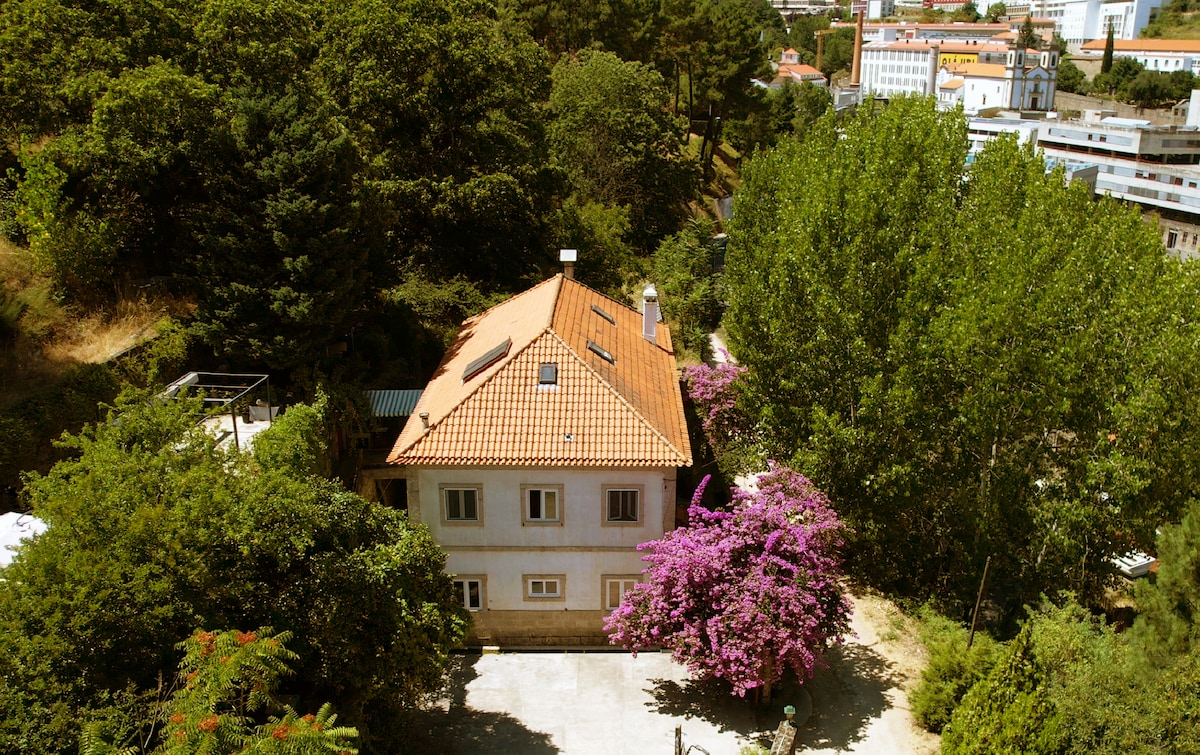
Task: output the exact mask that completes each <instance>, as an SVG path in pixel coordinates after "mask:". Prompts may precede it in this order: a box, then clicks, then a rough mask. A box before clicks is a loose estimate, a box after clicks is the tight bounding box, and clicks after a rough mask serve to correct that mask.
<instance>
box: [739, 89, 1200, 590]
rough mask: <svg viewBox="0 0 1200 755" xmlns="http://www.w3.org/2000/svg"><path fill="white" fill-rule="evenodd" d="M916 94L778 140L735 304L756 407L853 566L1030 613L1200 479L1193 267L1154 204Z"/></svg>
mask: <svg viewBox="0 0 1200 755" xmlns="http://www.w3.org/2000/svg"><path fill="white" fill-rule="evenodd" d="M965 157H966V138H965V133H964V126H963V124H962V121H961V119H960V118H956V117H955V116H954V115H953V114H950V113H938V112H937V111H936V109H935V107H934V105H933V103H932V102H929V101H924V100H898V101H895V102H893V103H892V104H891V105H889V106H886V107H884V108H882V109H863V110H861V111H860V113H859V114H858V116H856V117H855V118H854V119H853V120H851V121H849V122H847V123H845V124H838V123H836V122H835V121H834V120H833V119H832V118H827V119H826V120H824V121H823V122H822V123H821V124H819V125H818V126H817V127H816V128H815V129H814V130H813V132H811V133H810V135H809V137H808V138H807V139H806V140H805V142H803V143H801V144H798V145H787V146H784V147H781V148H779V149H777V150H776V151H775V152H773V153H769V154H766V155H764V156H762V157H760V158H757V159H756V160H755V161H753V162H752V163H751V165H750V166H749V168H748V170H747V171H746V177H747V180H746V184H745V186H744V188H743V190H742V192H741V193H740V194H739V195H738V198H737V207H738V213H737V216H736V217H735V219H734V223H733V225H732V227H731V230H730V237H731V241H730V248H729V254H728V258H727V280H728V300H729V312H728V315H727V319H726V323H727V325H728V330H729V334H730V336H731V338H732V343H733V345H734V347H735V352H736V353H737V354H738V356H739V359H740V360H741V361H742V363H743V364H744V365H746V366H747V367H749V368H750V372H749V374H748V380H747V385H748V390H747V392H746V396H745V401H746V404H747V408H749V409H750V410H751V411H753V412H754V413H755V415H756V416H757V417H758V418H759V420H760V428H761V430H762V431H763V437H764V438H765V440H766V443H767V444H768V448H767V449H766V450H767V451H768V453H769V454H770V456H771V457H772V458H777V459H780V458H783V459H791V460H792V463H793V465H794V466H795V467H796V468H798V469H800V470H802V471H803V472H804V473H805V474H807V475H809V476H810V477H812V479H813V480H814V482H816V484H817V485H819V486H821V487H822V488H823V489H825V490H828V491H829V494H830V497H831V498H833V499H834V500H836V501H838V502H839V506H840V511H841V513H842V514H843V516H844V517H845V518H846V520H847V521H848V523H849V524H850V525H851V527H852V528H853V531H854V534H853V535H852V536H851V550H852V554H853V556H852V558H851V571H852V572H854V571H858V572H859V573H860V574H862V576H864V577H865V578H867V579H868V580H870V581H873V582H875V583H876V584H878V585H879V586H881V587H884V588H886V589H889V590H895V591H898V592H903V593H909V594H916V595H920V596H931V595H938V596H940V597H941V598H943V599H946V600H948V601H951V602H953V600H955V599H959V600H963V601H966V600H969V599H973V598H974V590H975V587H977V584H978V575H979V573H980V571H981V570H982V567H983V562H984V559H985V558H986V557H987V556H988V555H992V556H994V559H993V563H992V568H993V571H992V574H993V577H992V583H993V585H995V586H996V587H997V589H999V590H1002V591H1003V592H1004V593H1005V594H1007V595H1008V596H1010V597H1011V601H1012V602H1011V607H1013V608H1015V607H1016V606H1019V605H1020V603H1021V602H1022V601H1025V600H1030V599H1033V598H1035V597H1036V596H1037V594H1038V593H1039V592H1040V591H1042V590H1046V589H1054V588H1070V589H1074V590H1076V591H1078V592H1080V593H1081V594H1091V593H1092V592H1093V591H1095V590H1097V589H1099V587H1100V585H1101V584H1102V583H1103V580H1104V579H1105V577H1106V575H1107V574H1109V573H1110V570H1111V567H1110V566H1109V564H1108V563H1107V559H1108V558H1109V557H1110V556H1112V555H1114V554H1118V553H1122V552H1124V551H1125V550H1127V549H1128V548H1130V547H1133V546H1138V547H1141V548H1142V549H1148V548H1149V547H1150V546H1151V543H1152V542H1153V532H1154V527H1155V525H1156V523H1157V522H1159V521H1161V520H1163V519H1171V518H1172V517H1175V516H1178V514H1179V512H1180V510H1181V507H1182V505H1183V503H1184V502H1185V501H1187V500H1188V499H1189V498H1190V497H1191V496H1193V495H1196V494H1197V493H1198V492H1200V490H1198V488H1200V455H1198V454H1197V453H1196V452H1195V451H1194V450H1193V449H1195V448H1197V447H1200V446H1198V444H1200V438H1197V437H1196V434H1197V427H1196V425H1195V423H1194V422H1193V421H1192V419H1191V417H1192V413H1193V412H1195V411H1196V410H1197V409H1200V406H1197V397H1198V396H1200V371H1198V370H1197V368H1196V366H1195V359H1194V358H1193V356H1192V355H1194V354H1195V353H1196V352H1197V350H1200V307H1198V305H1197V303H1196V302H1195V300H1194V297H1192V296H1191V295H1189V294H1188V293H1187V292H1188V291H1189V290H1190V288H1191V287H1194V285H1195V281H1194V280H1193V276H1194V275H1195V273H1194V272H1192V269H1191V268H1188V267H1185V266H1182V265H1181V264H1180V263H1178V262H1177V261H1175V260H1173V259H1169V258H1167V257H1166V255H1165V254H1164V252H1163V250H1162V247H1161V243H1160V241H1159V239H1158V238H1157V236H1156V234H1155V233H1154V232H1153V230H1152V229H1150V228H1148V227H1147V226H1146V225H1145V224H1144V223H1143V221H1142V219H1141V217H1140V216H1139V215H1138V214H1137V213H1136V212H1134V211H1132V210H1128V209H1126V208H1123V207H1121V206H1119V205H1117V204H1116V203H1114V202H1110V201H1100V202H1096V201H1094V200H1093V199H1092V198H1091V196H1090V192H1089V191H1088V190H1087V189H1086V187H1083V186H1072V187H1067V186H1064V185H1063V177H1062V175H1061V174H1059V173H1050V174H1047V173H1046V172H1045V168H1044V165H1043V163H1042V161H1041V159H1040V158H1039V157H1038V156H1037V155H1036V154H1035V153H1034V152H1033V150H1032V149H1021V148H1019V147H1017V146H1016V144H1015V143H1014V142H1011V141H1010V140H1007V139H1005V140H999V141H997V142H995V143H993V144H992V145H990V146H989V147H988V148H987V149H985V150H984V151H983V153H981V154H980V156H979V158H978V159H977V161H976V162H975V164H974V165H973V166H972V167H971V168H970V173H969V178H968V180H965V181H964V180H963V175H964V167H963V166H964V161H965Z"/></svg>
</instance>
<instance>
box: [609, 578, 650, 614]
mask: <svg viewBox="0 0 1200 755" xmlns="http://www.w3.org/2000/svg"><path fill="white" fill-rule="evenodd" d="M613 582H620V583H622V584H624V583H626V582H629V583H632V584H635V585H640V584H642V575H641V574H602V575H600V607H601V608H602V609H603V610H605V611H609V612H611V611H615V610H617V608H618V607H619V606H620V605H621V601H620V599H618V600H617V605H615V606H610V605H609V601H608V586H609V584H611V583H613ZM631 589H633V588H632V587H630V588H626V589H622V590H621V598H624V597H625V593H626V592H628V590H631Z"/></svg>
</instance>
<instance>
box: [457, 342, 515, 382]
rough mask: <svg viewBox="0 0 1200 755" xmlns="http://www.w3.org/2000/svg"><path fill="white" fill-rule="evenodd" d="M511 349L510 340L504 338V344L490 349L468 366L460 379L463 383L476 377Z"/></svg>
mask: <svg viewBox="0 0 1200 755" xmlns="http://www.w3.org/2000/svg"><path fill="white" fill-rule="evenodd" d="M511 347H512V339H511V338H505V339H504V342H503V343H501V344H500V345H499V346H496V347H495V348H493V349H491V350H490V351H488V352H487V353H486V354H484V355H483V356H481V357H479V358H478V359H476V360H475V361H473V362H471V363H470V364H468V365H467V368H466V369H465V370H463V377H462V379H463V382H464V383H465V382H467V381H468V380H470V379H471V378H473V377H475V376H476V375H478V374H479V373H480V372H483V370H484V369H486V368H487V367H490V366H491V365H492V364H494V363H495V362H496V360H498V359H499V358H500V357H502V356H504V355H505V354H507V353H508V350H509V349H510V348H511Z"/></svg>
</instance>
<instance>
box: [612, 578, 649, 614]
mask: <svg viewBox="0 0 1200 755" xmlns="http://www.w3.org/2000/svg"><path fill="white" fill-rule="evenodd" d="M640 581H641V579H640V578H639V577H635V576H623V577H604V610H605V611H612V610H615V609H616V608H617V607H618V606H620V605H621V599H622V598H624V597H625V593H627V592H629V591H630V590H632V589H633V586H634V585H636V584H637V583H638V582H640Z"/></svg>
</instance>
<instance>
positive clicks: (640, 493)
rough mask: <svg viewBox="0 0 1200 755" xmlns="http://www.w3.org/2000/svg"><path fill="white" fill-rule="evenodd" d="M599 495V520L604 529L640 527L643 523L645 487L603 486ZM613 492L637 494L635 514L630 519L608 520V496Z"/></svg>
mask: <svg viewBox="0 0 1200 755" xmlns="http://www.w3.org/2000/svg"><path fill="white" fill-rule="evenodd" d="M601 491H602V492H601V494H600V503H601V511H600V520H601V523H602V524H603V526H605V527H641V526H642V525H643V524H644V522H645V518H646V517H645V512H646V486H645V485H604V486H603V487H602V488H601ZM614 492H633V493H636V494H637V503H636V505H637V512H636V514H637V515H636V516H635V517H634V518H633V519H632V520H629V519H611V518H609V513H610V508H609V495H610V494H611V493H614Z"/></svg>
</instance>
